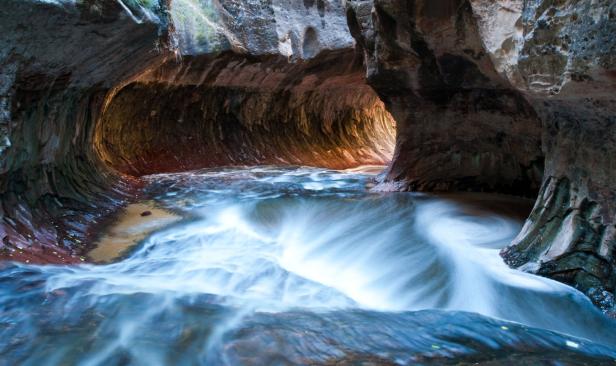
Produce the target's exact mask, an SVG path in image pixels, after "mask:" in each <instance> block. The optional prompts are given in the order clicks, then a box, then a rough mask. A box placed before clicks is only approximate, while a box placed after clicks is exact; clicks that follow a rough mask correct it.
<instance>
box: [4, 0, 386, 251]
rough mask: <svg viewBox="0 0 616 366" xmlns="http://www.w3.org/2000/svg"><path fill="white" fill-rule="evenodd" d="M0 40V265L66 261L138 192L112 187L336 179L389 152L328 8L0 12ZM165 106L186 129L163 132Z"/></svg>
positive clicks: (336, 13) (75, 5) (246, 2)
mask: <svg viewBox="0 0 616 366" xmlns="http://www.w3.org/2000/svg"><path fill="white" fill-rule="evenodd" d="M0 34H2V36H1V37H0V66H1V68H0V178H1V185H0V196H1V197H0V198H1V202H2V211H1V212H0V213H1V215H2V221H1V222H0V258H6V259H13V260H30V261H39V262H75V261H77V262H78V261H80V260H81V258H79V254H80V253H82V252H83V250H84V248H85V246H87V245H88V242H89V239H91V236H92V234H93V233H95V232H96V231H97V230H96V225H97V222H100V220H101V219H102V218H103V217H104V216H105V215H106V214H107V213H109V212H111V211H113V210H114V209H116V208H117V207H118V206H119V205H121V204H122V203H123V202H124V201H125V200H126V199H127V198H129V197H132V196H134V194H136V193H137V192H138V185H139V181H138V180H135V179H133V178H131V177H128V176H123V175H122V174H121V173H122V172H123V173H131V174H136V175H139V174H143V173H147V172H155V171H161V170H179V169H184V168H196V167H202V166H210V165H211V164H214V163H220V164H222V163H225V164H228V163H231V164H233V163H274V162H286V163H298V164H299V163H306V164H325V163H326V162H331V161H334V160H330V157H331V158H332V159H334V158H335V164H333V163H332V164H330V166H332V167H334V166H336V167H346V166H350V165H354V164H362V163H383V162H385V161H386V160H387V156H388V151H387V150H391V147H390V145H389V142H390V141H391V133H392V124H391V122H392V121H391V119H390V117H389V114H388V113H387V112H386V111H385V110H384V108H383V106H382V104H381V103H380V102H379V101H378V99H377V97H376V95H375V94H374V93H372V92H371V89H370V88H369V87H367V86H366V85H365V82H364V80H363V77H362V75H363V71H362V66H361V58H359V59H358V58H356V57H355V56H356V55H355V53H354V51H353V43H354V41H353V38H352V37H351V36H350V34H349V33H348V29H347V27H346V18H345V14H344V7H343V3H342V2H339V1H325V0H318V1H271V2H264V1H251V0H242V1H239V0H236V1H197V0H174V1H170V0H118V1H109V0H55V1H51V0H23V1H22V0H6V1H3V2H1V3H0ZM338 56H339V57H338ZM255 65H258V66H255ZM193 68H194V69H193ZM201 77H203V78H204V79H201ZM287 83H288V84H287ZM135 90H139V92H138V93H137V94H135V93H134V91H135ZM166 92H168V93H167V94H165V93H166ZM362 92H366V93H367V94H365V95H362ZM139 93H143V94H139ZM188 96H190V98H189V99H185V98H184V97H188ZM116 97H117V98H118V99H117V100H116ZM140 97H145V98H146V100H145V101H144V100H142V99H140ZM285 100H286V101H288V102H289V103H291V104H290V105H289V104H286V103H285ZM122 101H126V102H128V103H131V104H132V105H126V104H122ZM170 101H176V102H178V103H177V106H174V105H170V104H169V103H170ZM139 102H141V104H139ZM148 102H150V103H156V104H155V105H147V103H148ZM144 103H146V104H145V105H144ZM225 103H231V105H230V106H225ZM269 105H272V108H271V109H269ZM131 107H134V109H133V108H131ZM176 107H181V110H178V114H180V115H181V114H182V113H184V114H185V115H190V116H193V117H194V118H192V119H188V120H187V123H186V124H184V125H178V123H177V122H178V118H180V117H181V116H174V115H172V114H171V113H170V111H172V110H176V109H173V108H176ZM204 108H205V109H206V110H203V109H204ZM214 109H216V110H214ZM287 109H288V110H289V112H287ZM152 111H154V112H155V114H154V115H155V116H158V117H160V118H158V117H156V118H155V117H154V116H153V115H152ZM141 112H143V113H145V116H143V115H140V113H141ZM120 117H135V118H137V117H139V118H137V119H135V120H129V119H128V118H127V119H121V118H120ZM141 117H145V118H141ZM163 117H164V118H163ZM118 118H120V119H118ZM152 121H154V122H152ZM374 121H376V122H375V123H373V122H374ZM129 122H131V123H132V122H135V124H134V126H141V127H143V129H141V130H139V133H135V131H137V130H130V129H126V127H127V123H129ZM150 122H152V123H150ZM223 122H225V123H223ZM227 122H229V123H227ZM291 122H292V123H291ZM157 123H158V124H157ZM208 123H209V125H208ZM282 123H286V124H285V125H284V126H282V127H281V126H279V125H278V124H282ZM202 126H209V127H210V128H212V129H213V128H217V129H219V130H220V129H225V131H226V134H225V135H224V137H226V140H225V141H223V140H222V139H217V138H216V137H218V136H221V135H216V134H215V133H212V134H206V135H207V136H205V137H204V134H203V131H202V130H200V127H202ZM233 127H237V129H238V130H237V131H236V130H235V129H234V128H233ZM97 131H108V132H109V133H108V134H105V135H104V136H106V139H97V138H95V136H97ZM160 131H170V132H171V133H169V134H166V135H163V134H161V133H160ZM212 131H213V130H212ZM254 131H261V133H260V134H259V133H256V134H255V133H254ZM271 131H274V132H275V133H273V134H272V133H271ZM372 133H375V134H377V135H379V136H376V137H378V138H379V140H376V141H377V142H376V143H373V142H372V141H373V140H372V138H373V137H374V136H372ZM193 134H194V135H193ZM202 137H204V138H202ZM269 137H271V138H272V142H270V141H269V140H268V138H269ZM381 137H383V138H382V139H381ZM133 138H134V139H136V140H132V139H133ZM296 139H299V141H297V140H296ZM184 141H189V143H188V146H190V148H186V149H184V150H182V147H183V146H187V145H186V144H184V145H180V144H179V143H178V142H184ZM116 143H119V144H120V145H121V146H117V145H115V146H114V144H116ZM339 144H340V145H343V147H340V146H338V145H339ZM126 146H131V147H134V149H132V150H130V151H127V150H126ZM299 146H301V148H299ZM274 147H275V149H276V150H279V151H281V153H280V154H278V153H276V152H275V151H274ZM212 152H215V153H214V154H211V153H212ZM161 157H163V158H167V159H166V160H165V159H161V160H160V161H162V162H163V164H159V165H158V166H154V165H152V164H148V162H151V161H153V160H154V158H161ZM208 157H211V158H212V159H211V160H208ZM136 162H140V163H136ZM116 169H119V171H117V170H116Z"/></svg>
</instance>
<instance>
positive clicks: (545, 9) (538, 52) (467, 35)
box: [347, 0, 616, 311]
mask: <svg viewBox="0 0 616 366" xmlns="http://www.w3.org/2000/svg"><path fill="white" fill-rule="evenodd" d="M347 15H348V19H349V25H350V29H351V31H352V33H353V35H354V37H355V38H356V39H357V41H358V43H359V44H360V45H361V46H362V48H363V50H364V53H365V57H366V63H367V77H368V81H369V83H370V85H372V86H373V87H374V88H375V90H376V91H377V93H378V94H379V95H380V96H381V98H382V99H383V101H384V102H385V104H386V106H387V108H388V109H389V110H390V111H391V113H392V115H393V116H394V118H395V119H396V121H397V123H398V129H399V132H398V139H397V145H396V152H395V157H394V162H393V164H392V166H391V169H390V170H389V172H388V176H387V183H386V187H387V188H392V187H393V188H397V189H419V190H442V189H445V190H451V189H463V190H466V189H470V190H494V191H498V192H507V193H517V194H527V195H530V194H533V193H534V192H536V190H537V188H538V187H539V185H540V189H539V197H538V199H537V203H536V205H535V208H534V209H533V212H532V214H531V215H530V217H529V219H528V220H527V222H526V225H525V227H524V229H523V231H522V232H521V233H520V235H519V236H518V238H517V239H516V240H515V241H514V243H513V244H512V246H511V247H509V248H507V249H506V250H505V251H504V252H503V256H504V258H505V259H506V261H507V262H508V263H509V264H511V265H513V266H516V267H520V268H522V269H525V270H530V271H534V272H537V273H540V274H543V275H546V276H549V277H552V278H555V279H558V280H561V281H563V282H566V283H569V284H572V285H574V286H576V287H578V288H579V289H580V290H582V291H584V292H586V293H587V294H589V295H590V296H591V298H592V299H593V301H595V303H597V304H598V305H599V306H601V307H603V308H604V310H606V311H610V308H611V307H613V306H614V305H613V292H614V288H615V286H616V256H615V255H614V248H615V247H616V234H615V233H616V226H615V225H616V199H615V198H616V197H615V195H616V170H615V169H614V160H613V158H614V156H616V154H615V153H616V100H615V99H616V42H615V41H614V39H613V35H614V34H616V21H615V18H616V5H614V4H613V2H611V1H566V0H565V1H551V0H532V1H522V0H498V1H493V0H490V1H487V0H437V1H422V0H416V1H403V0H375V1H374V2H372V1H364V0H350V1H348V9H347ZM543 166H545V168H543ZM611 311H613V308H612V310H611Z"/></svg>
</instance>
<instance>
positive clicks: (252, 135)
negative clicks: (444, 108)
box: [94, 52, 395, 175]
mask: <svg viewBox="0 0 616 366" xmlns="http://www.w3.org/2000/svg"><path fill="white" fill-rule="evenodd" d="M177 75H181V76H179V77H178V76H177ZM394 140H395V123H394V121H393V118H392V117H391V116H390V114H389V112H387V111H386V109H385V107H384V105H383V103H382V102H381V101H380V99H379V98H378V96H377V95H376V94H375V93H374V91H373V90H372V89H371V88H370V87H369V86H368V85H366V83H365V81H364V77H363V75H362V68H361V64H358V63H357V60H356V59H355V58H354V54H353V53H352V52H333V53H329V54H326V55H322V56H320V57H319V58H317V59H314V60H311V61H307V62H301V63H295V64H289V63H287V62H286V60H280V59H276V58H274V59H272V58H269V59H256V60H245V59H242V58H241V57H238V56H233V55H227V56H226V57H225V56H222V57H219V58H217V59H214V60H212V59H207V58H187V59H185V60H183V61H181V62H176V61H175V60H174V61H169V62H168V63H166V64H164V65H162V66H161V67H160V68H159V69H157V70H155V71H152V72H150V73H148V74H146V75H143V76H142V77H141V78H140V79H139V80H137V81H136V82H134V83H131V84H129V85H127V86H126V87H124V88H123V89H121V90H120V91H119V92H117V93H115V94H114V95H112V96H111V97H110V101H109V102H108V106H107V107H106V109H105V112H104V113H103V115H102V117H101V118H100V120H99V123H98V126H97V129H96V133H95V138H94V144H95V146H96V148H97V150H98V152H99V154H100V155H101V157H102V158H103V160H104V161H105V162H106V163H108V164H109V165H110V166H112V167H113V168H115V169H117V170H119V171H121V172H123V173H128V174H132V175H143V174H150V173H157V172H172V171H182V170H188V169H196V168H203V167H211V166H224V165H254V164H290V165H312V166H321V167H328V168H337V169H341V168H349V167H355V166H358V165H384V164H387V163H388V162H389V160H390V159H391V154H392V153H393V148H394Z"/></svg>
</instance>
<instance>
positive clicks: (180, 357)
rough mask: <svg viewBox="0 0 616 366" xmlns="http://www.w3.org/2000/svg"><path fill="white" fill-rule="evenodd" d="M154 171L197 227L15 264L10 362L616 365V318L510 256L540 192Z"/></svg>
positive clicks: (8, 273) (263, 173)
mask: <svg viewBox="0 0 616 366" xmlns="http://www.w3.org/2000/svg"><path fill="white" fill-rule="evenodd" d="M147 179H148V180H149V186H148V188H147V196H148V197H150V198H151V199H152V200H153V201H154V203H155V204H156V205H157V206H158V207H160V208H164V209H166V210H170V211H172V212H174V213H175V214H178V215H181V216H182V217H183V219H182V221H180V222H176V223H174V224H171V225H170V226H167V227H166V228H163V229H161V230H158V231H156V232H154V233H153V234H151V235H150V236H149V237H148V238H146V239H145V240H143V241H142V242H141V243H140V244H139V245H138V246H137V247H135V248H134V249H133V250H132V251H131V253H130V254H128V255H126V256H125V258H123V259H121V260H118V261H116V262H115V263H111V264H105V265H93V264H84V265H80V266H35V265H25V264H16V263H15V264H13V263H4V264H0V365H195V364H206V365H288V364H316V365H346V364H353V365H355V364H357V365H375V364H378V365H381V364H382V365H396V364H410V365H415V364H420V365H421V364H426V365H428V364H436V365H441V364H461V365H462V364H476V363H479V364H485V365H488V364H528V365H536V364H559V365H567V364H571V365H578V364H579V365H582V364H586V365H601V364H605V365H614V364H616V348H615V347H616V336H615V335H616V325H615V324H614V322H613V321H612V320H609V319H607V318H606V317H604V316H603V315H602V314H601V313H600V312H599V311H597V310H596V309H595V308H594V306H593V305H592V304H591V303H590V302H589V301H588V300H587V298H585V297H584V296H583V295H582V294H581V293H579V292H578V291H576V290H574V289H572V288H570V287H568V286H565V285H563V284H560V283H557V282H554V281H551V280H548V279H545V278H541V277H537V276H533V275H530V274H525V273H522V272H518V271H515V270H512V269H509V268H508V267H507V266H506V265H505V264H504V263H503V262H502V260H501V259H500V257H499V255H498V252H499V249H500V248H502V247H504V246H506V245H507V244H508V243H509V242H510V241H511V239H512V238H513V237H514V236H515V235H516V234H517V233H518V231H519V230H520V228H521V224H522V218H523V217H524V214H526V213H527V211H528V209H529V207H528V203H527V202H524V201H521V200H519V199H511V198H506V197H502V196H491V195H449V196H431V195H420V194H413V193H371V192H369V189H368V188H369V186H370V184H371V183H372V181H373V179H374V173H373V172H371V171H370V170H358V171H344V172H340V171H328V170H323V169H315V168H293V167H288V168H281V167H256V168H244V169H216V170H202V171H195V172H188V173H181V174H166V175H155V176H150V177H148V178H147ZM550 362H552V363H550Z"/></svg>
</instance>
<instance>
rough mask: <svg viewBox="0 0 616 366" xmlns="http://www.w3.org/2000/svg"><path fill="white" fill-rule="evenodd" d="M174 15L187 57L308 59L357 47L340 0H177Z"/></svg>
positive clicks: (181, 46) (174, 4) (180, 45)
mask: <svg viewBox="0 0 616 366" xmlns="http://www.w3.org/2000/svg"><path fill="white" fill-rule="evenodd" d="M171 16H172V19H173V23H174V24H175V27H176V30H177V37H178V41H179V49H180V52H181V53H182V54H185V55H200V54H213V53H216V52H221V51H225V50H232V51H234V52H235V53H240V54H249V55H252V56H259V55H271V54H279V55H281V56H285V57H288V58H291V59H309V58H313V57H315V56H316V55H317V54H318V53H319V52H320V51H322V50H330V51H331V50H337V49H343V48H352V47H353V38H352V37H351V35H350V34H349V32H348V28H347V24H346V18H345V17H344V3H343V2H342V1H339V0H318V1H317V0H272V1H244V0H231V1H220V0H174V1H173V6H172V10H171Z"/></svg>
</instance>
